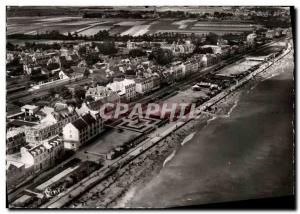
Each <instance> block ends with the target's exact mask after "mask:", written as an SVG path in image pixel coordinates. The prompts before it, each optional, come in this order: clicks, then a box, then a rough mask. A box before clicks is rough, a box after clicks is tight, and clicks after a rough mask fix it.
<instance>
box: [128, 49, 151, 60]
mask: <svg viewBox="0 0 300 214" xmlns="http://www.w3.org/2000/svg"><path fill="white" fill-rule="evenodd" d="M146 54H147V53H146V51H144V50H142V49H140V48H136V49H132V50H130V51H129V56H131V57H133V58H135V57H141V56H146Z"/></svg>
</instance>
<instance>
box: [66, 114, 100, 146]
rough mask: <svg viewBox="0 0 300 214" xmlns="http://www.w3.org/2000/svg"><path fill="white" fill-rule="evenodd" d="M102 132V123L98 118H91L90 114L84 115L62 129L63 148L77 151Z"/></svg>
mask: <svg viewBox="0 0 300 214" xmlns="http://www.w3.org/2000/svg"><path fill="white" fill-rule="evenodd" d="M102 130H103V123H102V119H101V117H100V116H97V117H93V116H92V115H91V114H84V115H82V116H80V117H79V118H78V119H77V120H75V121H73V122H71V123H68V124H67V125H66V126H65V127H64V128H63V139H64V145H65V148H66V149H70V150H78V149H79V148H80V147H81V146H82V145H84V144H85V143H87V142H88V141H89V140H91V139H92V138H94V137H96V136H97V135H98V134H99V133H101V132H102Z"/></svg>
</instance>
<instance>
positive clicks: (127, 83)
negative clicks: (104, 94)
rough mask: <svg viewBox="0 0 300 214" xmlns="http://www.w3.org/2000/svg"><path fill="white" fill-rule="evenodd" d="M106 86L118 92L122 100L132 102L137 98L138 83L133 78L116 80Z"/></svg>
mask: <svg viewBox="0 0 300 214" xmlns="http://www.w3.org/2000/svg"><path fill="white" fill-rule="evenodd" d="M106 87H107V88H110V89H111V90H112V91H115V92H117V93H118V95H119V96H120V99H121V100H124V101H127V102H130V101H132V100H134V99H135V98H136V83H135V81H134V80H132V79H123V80H114V82H112V83H109V84H108V85H107V86H106Z"/></svg>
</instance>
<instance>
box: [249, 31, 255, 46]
mask: <svg viewBox="0 0 300 214" xmlns="http://www.w3.org/2000/svg"><path fill="white" fill-rule="evenodd" d="M256 38H257V35H256V33H250V34H248V35H247V39H246V40H247V44H248V46H254V45H255V39H256Z"/></svg>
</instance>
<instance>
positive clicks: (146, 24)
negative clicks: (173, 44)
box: [7, 16, 257, 36]
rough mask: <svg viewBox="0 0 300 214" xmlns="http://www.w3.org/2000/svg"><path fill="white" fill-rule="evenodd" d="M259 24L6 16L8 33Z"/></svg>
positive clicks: (134, 32)
mask: <svg viewBox="0 0 300 214" xmlns="http://www.w3.org/2000/svg"><path fill="white" fill-rule="evenodd" d="M256 27H257V26H256V25H253V24H249V23H240V22H229V23H227V22H225V23H218V22H199V21H197V20H195V19H182V20H178V19H156V20H154V19H148V20H141V19H126V20H124V19H105V18H104V19H101V18H84V19H83V18H81V17H67V16H66V17H55V18H53V17H46V16H43V17H26V18H25V17H13V18H8V19H7V34H8V35H10V34H15V33H25V34H36V33H45V32H46V31H52V30H58V31H60V32H61V33H64V34H66V33H68V32H71V33H74V32H78V33H80V34H82V35H87V36H90V35H93V34H95V33H97V32H98V31H100V30H109V31H110V33H111V34H113V35H114V34H121V35H131V36H139V35H143V34H154V33H158V32H161V33H162V32H175V33H176V32H178V33H186V34H190V33H196V34H207V33H209V32H213V33H217V34H225V33H243V32H250V31H252V30H254V29H255V28H256Z"/></svg>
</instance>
